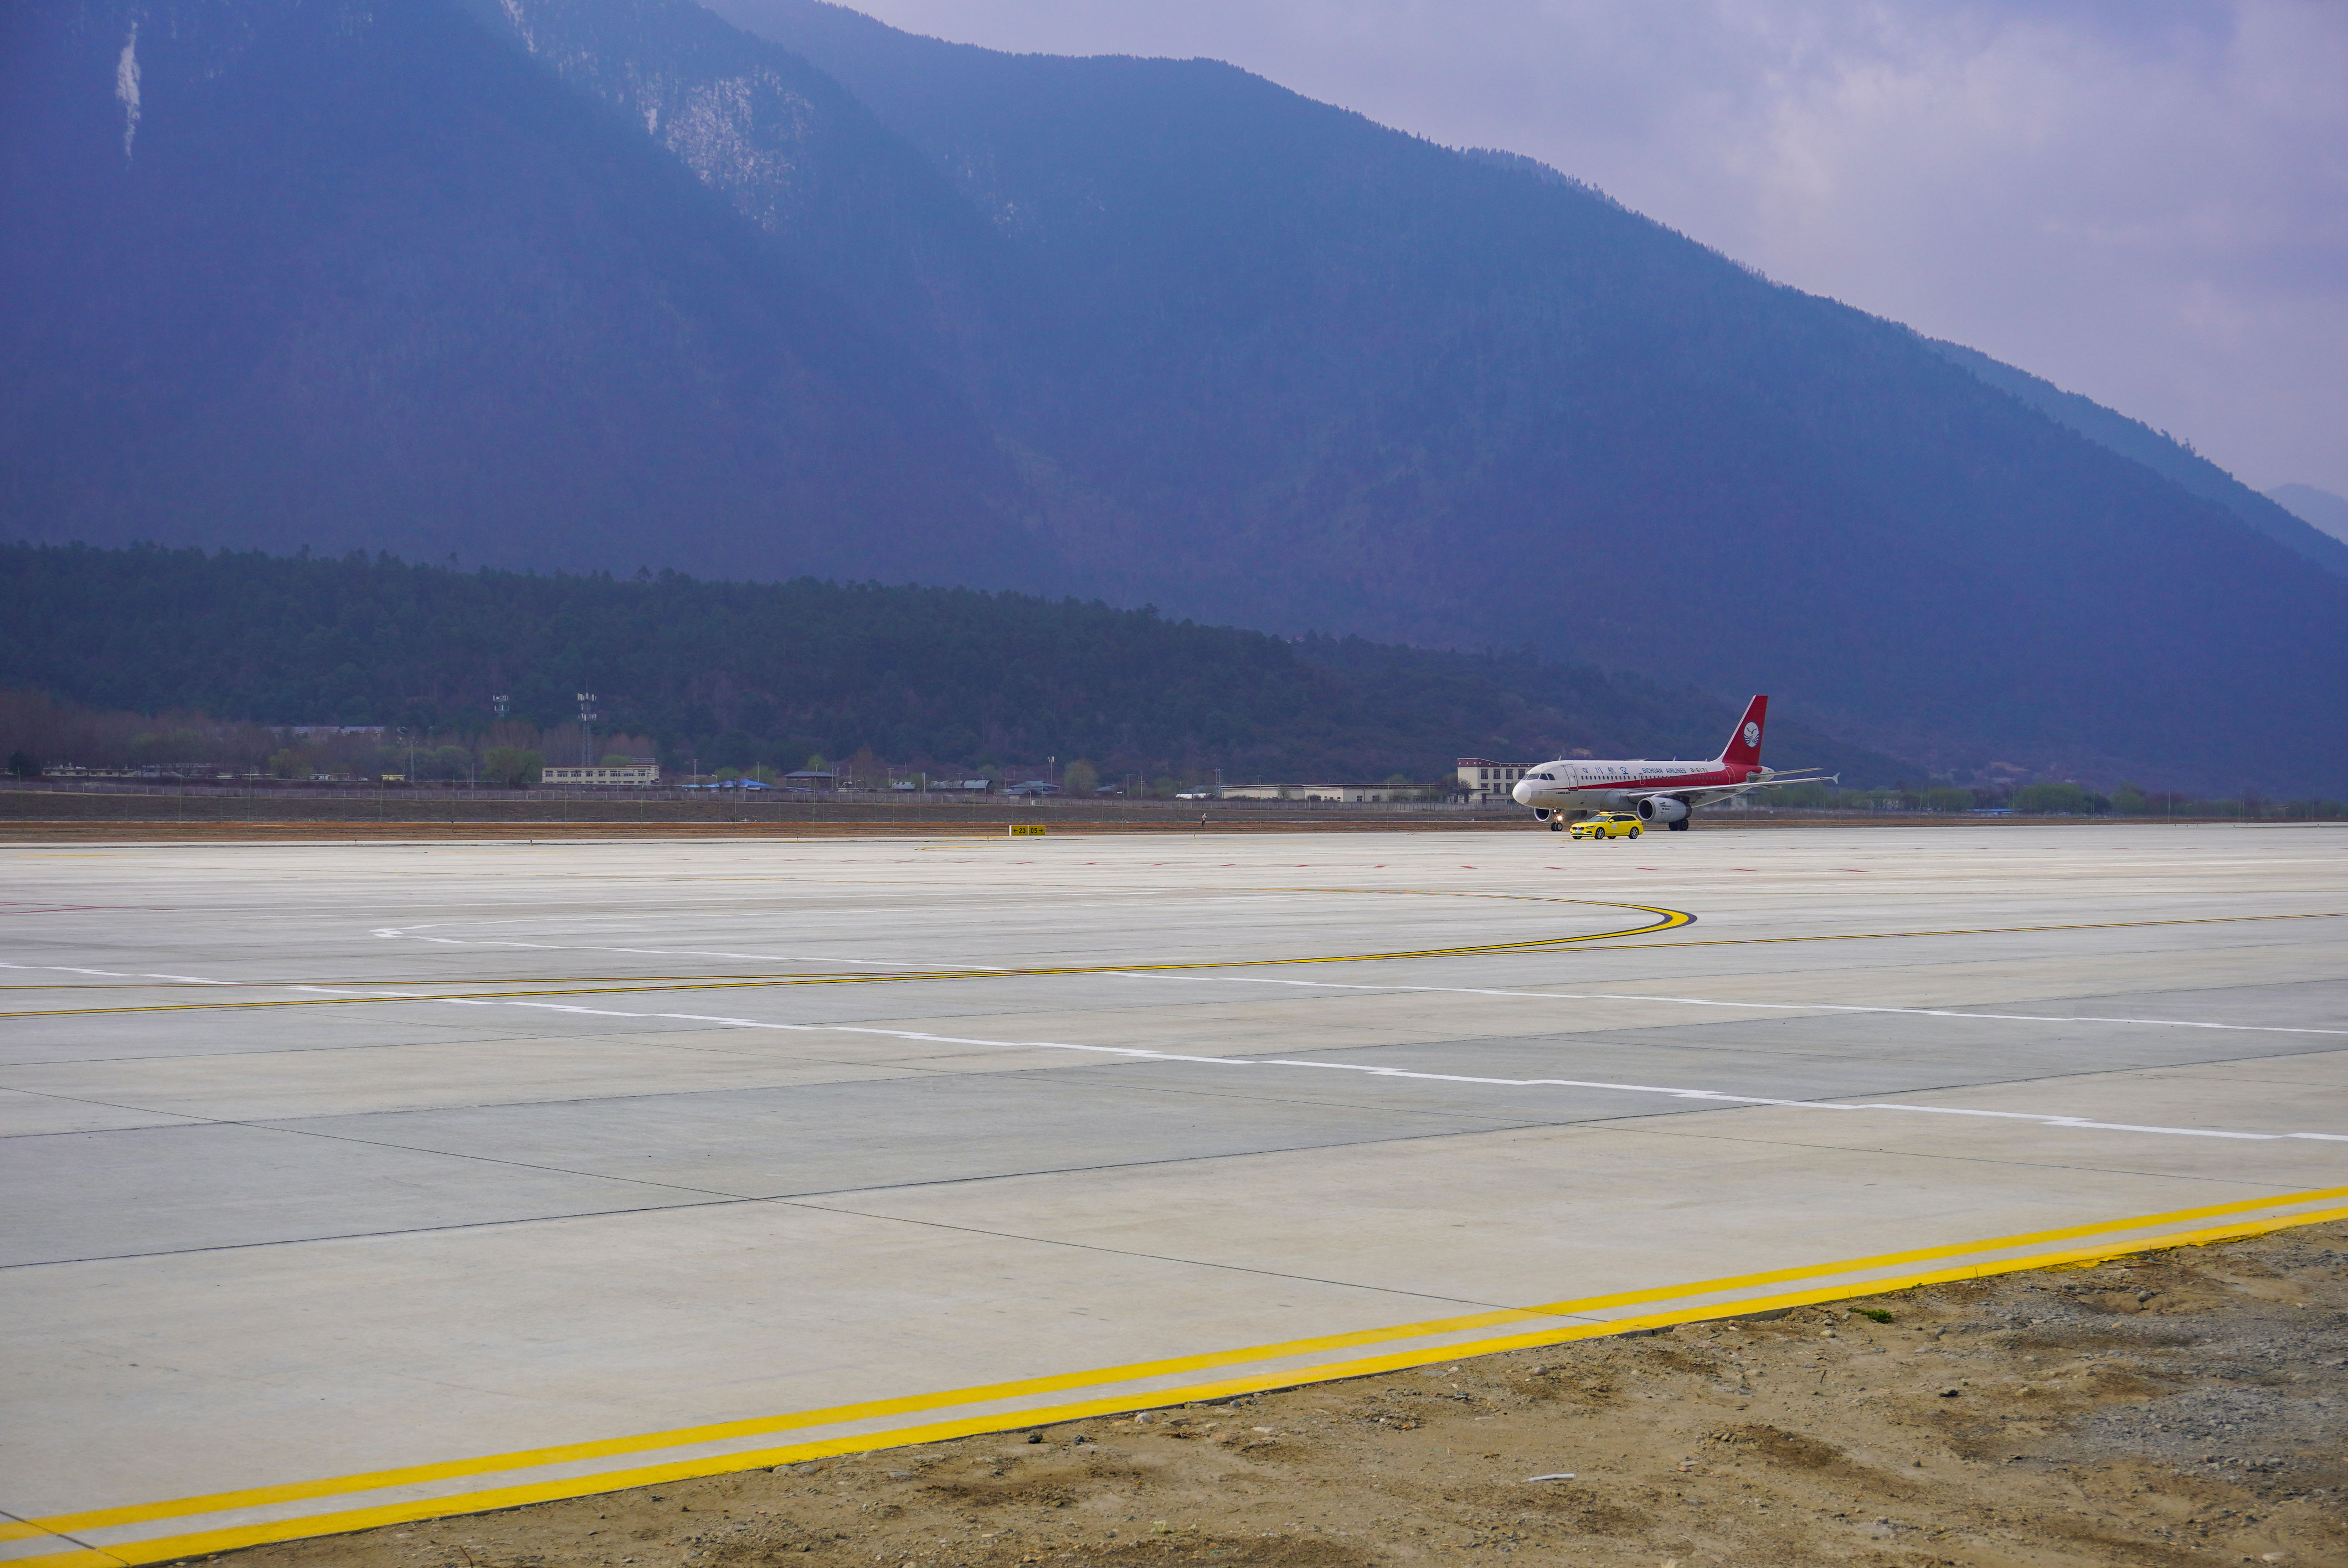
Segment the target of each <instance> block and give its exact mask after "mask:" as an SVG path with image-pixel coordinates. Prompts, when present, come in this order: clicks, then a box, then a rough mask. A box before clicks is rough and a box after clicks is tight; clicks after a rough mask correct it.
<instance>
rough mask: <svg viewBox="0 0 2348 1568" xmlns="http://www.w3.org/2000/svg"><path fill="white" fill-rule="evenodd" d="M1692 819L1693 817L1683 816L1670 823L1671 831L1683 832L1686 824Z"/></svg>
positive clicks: (1686, 827)
mask: <svg viewBox="0 0 2348 1568" xmlns="http://www.w3.org/2000/svg"><path fill="white" fill-rule="evenodd" d="M1694 820H1695V819H1694V817H1691V816H1684V817H1682V818H1680V819H1679V820H1678V821H1677V822H1675V823H1673V824H1672V831H1673V833H1685V832H1686V831H1687V830H1688V824H1689V823H1691V822H1694Z"/></svg>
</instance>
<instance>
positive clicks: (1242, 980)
mask: <svg viewBox="0 0 2348 1568" xmlns="http://www.w3.org/2000/svg"><path fill="white" fill-rule="evenodd" d="M1688 945H1689V946H1695V945H1697V944H1688ZM1130 978H1132V979H1149V980H1175V981H1191V982H1195V983H1199V984H1206V985H1212V984H1227V985H1235V986H1298V987H1303V988H1306V989H1313V990H1334V991H1393V992H1420V991H1425V992H1432V993H1434V994H1437V995H1440V996H1457V997H1514V998H1519V999H1525V1000H1528V1001H1577V1002H1590V1001H1597V1002H1662V1003H1666V1004H1669V1005H1672V1006H1675V1007H1696V1008H1746V1009H1753V1010H1755V1011H1759V1012H1807V1013H1824V1012H1848V1013H1890V1014H1895V1015H1899V1016H1902V1017H1908V1018H1965V1019H1982V1020H1986V1021H1988V1022H1992V1023H2114V1024H2137V1025H2142V1026H2144V1027H2146V1028H2150V1029H2212V1030H2237V1031H2240V1032H2243V1033H2250V1034H2323V1035H2343V1036H2348V1029H2316V1028H2312V1027H2301V1026H2297V1025H2286V1024H2267V1023H2207V1022H2203V1021H2201V1020H2196V1019H2177V1018H2105V1017H2100V1016H2097V1015H2094V1014H2083V1013H2021V1012H1967V1011H1965V1010H1964V1009H1962V1008H1895V1007H1863V1006H1858V1005H1855V1004H1851V1003H1846V1002H1756V1001H1735V1000H1722V999H1713V998H1709V997H1663V996H1652V995H1648V994H1646V993H1644V992H1634V991H1511V990H1497V989H1486V988H1483V987H1479V986H1414V985H1408V984H1406V983H1404V982H1402V981H1400V980H1395V981H1392V982H1382V981H1377V980H1356V981H1346V980H1292V979H1282V978H1278V977H1274V976H1270V975H1154V974H1145V973H1139V972H1136V973H1134V974H1133V975H1132V976H1131V977H1130Z"/></svg>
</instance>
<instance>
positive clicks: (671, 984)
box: [0, 889, 2348, 1033]
mask: <svg viewBox="0 0 2348 1568" xmlns="http://www.w3.org/2000/svg"><path fill="white" fill-rule="evenodd" d="M1306 891H1314V890H1313V889H1306ZM1457 897H1515V896H1514V895H1498V894H1461V895H1457ZM1541 901H1543V902H1554V903H1595V902H1597V901H1596V900H1588V899H1545V900H1541ZM1602 907H1608V908H1622V909H1640V910H1643V911H1646V912H1649V913H1654V914H1661V915H1664V916H1666V917H1668V918H1667V919H1666V920H1665V921H1664V922H1663V923H1662V924H1658V925H1655V926H1651V927H1642V928H1640V929H1638V930H1634V931H1607V932H1599V933H1594V934H1591V935H1589V936H1582V937H1551V938H1535V939H1533V940H1530V941H1524V942H1498V943H1488V944H1479V945H1473V946H1468V947H1458V948H1422V949H1418V950H1416V951H1410V952H1393V953H1348V954H1335V955H1315V956H1307V957H1302V958H1230V959H1201V960H1197V961H1187V962H1180V963H1167V964H1097V965H1093V964H1088V965H1064V966H1051V967H1045V966H1037V967H1033V968H996V969H970V968H943V969H929V970H906V971H901V972H892V973H889V974H879V975H826V974H815V975H766V976H747V977H743V978H740V979H699V978H696V979H693V980H691V981H689V982H680V981H679V980H676V979H671V978H667V977H649V978H647V979H644V980H632V981H629V982H627V983H625V984H618V985H602V986H582V987H579V988H576V989H561V990H551V991H520V992H517V991H503V992H494V993H489V995H488V996H486V997H483V996H480V995H478V994H477V995H472V996H465V995H458V996H421V995H406V994H401V995H393V996H333V997H302V998H295V999H290V1000H285V1001H223V1002H180V1003H155V1004H149V1005H141V1006H133V1007H114V1008H60V1009H39V1010H24V1011H13V1012H12V1011H0V1020H8V1019H15V1018H75V1017H84V1016H90V1015H97V1014H107V1013H139V1012H201V1011H222V1010H229V1009H246V1008H283V1007H335V1006H341V1007H349V1006H360V1005H366V1004H369V1003H376V1002H383V1001H406V1000H414V1001H442V1002H465V1001H476V1000H483V999H487V1000H491V1001H495V1000H499V999H508V998H511V997H515V996H608V995H621V996H630V995H643V994H646V993H651V992H659V991H676V990H730V989H767V988H780V987H788V986H805V985H872V984H888V983H892V982H896V981H913V980H957V979H961V980H968V979H1029V978H1037V977H1049V976H1065V975H1105V976H1109V977H1113V978H1118V979H1208V980H1213V979H1226V980H1232V981H1254V982H1255V983H1260V984H1269V985H1278V984H1287V985H1298V986H1311V985H1315V984H1319V985H1324V986H1328V987H1330V988H1331V989H1362V990H1396V991H1409V990H1426V991H1442V992H1446V993H1448V994H1456V995H1468V996H1509V995H1516V996H1523V997H1527V998H1535V999H1545V998H1550V997H1556V996H1561V995H1570V993H1561V992H1552V991H1523V992H1507V991H1498V990H1479V989H1474V988H1468V987H1438V986H1409V985H1403V984H1399V983H1397V984H1393V985H1381V984H1378V983H1376V982H1364V983H1361V984H1358V985H1354V986H1350V987H1347V986H1342V985H1339V984H1338V983H1337V982H1314V981H1307V980H1281V979H1258V978H1257V977H1253V976H1216V975H1200V976H1189V975H1181V974H1172V973H1168V972H1166V971H1170V970H1180V969H1225V968H1262V967H1268V966H1272V965H1288V964H1354V963H1379V962H1385V961H1389V960H1402V959H1409V958H1464V957H1476V956H1481V955H1488V954H1500V953H1509V952H1524V951H1539V950H1544V949H1554V948H1561V947H1567V946H1576V947H1581V950H1582V951H1585V952H1594V953H1640V952H1647V951H1650V950H1660V949H1663V948H1724V947H1751V946H1767V945H1772V944H1776V943H1783V942H1858V941H1878V940H1896V939H1900V938H1910V937H1982V936H2010V935H2025V934H2030V933H2034V932H2047V931H2103V930H2127V929H2136V928H2139V927H2156V926H2209V925H2230V924H2237V923H2242V922H2248V921H2258V920H2337V919H2348V911H2316V912H2310V913H2304V914H2288V915H2214V916H2203V917H2193V918H2188V919H2173V920H2106V921H2090V922H2082V923H2075V924H2069V925H2057V926H1985V927H1968V928H1962V929H1947V930H1931V931H1848V932H1837V933H1828V934H1824V935H1819V936H1810V937H1739V938H1719V939H1716V940H1706V941H1695V942H1643V943H1640V944H1639V945H1638V946H1636V947H1624V948H1607V947H1596V946H1588V945H1587V944H1594V943H1600V942H1611V941H1616V940H1620V939H1621V938H1626V937H1635V936H1643V935H1644V934H1646V933H1647V932H1649V931H1663V930H1674V929H1677V928H1678V927H1682V926H1688V925H1694V923H1695V918H1696V917H1694V915H1687V914H1684V912H1682V911H1677V910H1666V909H1663V908H1661V907H1658V906H1653V905H1644V904H1611V903H1610V904H1605V905H1603V906H1602ZM833 961H835V962H839V961H851V962H852V961H853V960H833ZM33 967H35V966H30V965H15V964H6V965H0V968H33ZM57 967H58V968H62V967H61V966H57ZM67 972H72V973H87V972H90V971H84V970H71V971H67ZM123 978H125V979H131V978H138V977H130V976H125V977H123ZM178 978H180V979H190V978H191V977H178ZM198 983H204V984H226V985H245V984H250V985H254V986H263V987H275V988H277V989H325V988H321V987H316V986H309V985H300V984H295V983H293V982H285V981H263V980H256V981H201V982H198ZM386 983H404V984H432V983H434V982H431V981H412V982H386ZM476 983H477V984H478V983H479V982H476ZM489 983H492V984H504V985H528V984H533V983H540V982H531V981H495V982H489ZM93 989H123V988H93ZM1621 999H1626V1000H1644V1001H1664V1002H1668V1001H1679V1002H1682V1003H1684V1004H1685V1005H1688V1006H1702V1007H1750V1008H1762V1009H1792V1010H1814V1011H1852V1012H1902V1011H1909V1012H1919V1013H1923V1014H1926V1015H1928V1016H1945V1017H1949V1018H1993V1017H1996V1016H1999V1015H1993V1014H1985V1013H1968V1012H1962V1011H1956V1010H1948V1011H1945V1012H1941V1011H1939V1010H1937V1009H1896V1008H1850V1007H1843V1008H1835V1007H1830V1006H1828V1005H1827V1004H1811V1003H1769V1002H1729V1001H1706V1000H1702V999H1690V998H1670V997H1624V998H1621ZM2013 1018H2014V1019H2015V1020H2019V1021H2027V1022H2051V1023H2076V1022H2106V1023H2141V1024H2157V1025H2169V1026H2173V1027H2178V1028H2196V1029H2232V1030H2270V1029H2271V1026H2266V1025H2259V1024H2220V1023H2200V1022H2194V1021H2190V1020H2164V1019H2078V1018H2065V1017H2049V1018H2045V1019H2037V1018H2031V1017H2028V1016H2026V1015H2020V1014H2016V1015H2013ZM2271 1031H2272V1032H2300V1033H2342V1032H2348V1031H2342V1030H2271Z"/></svg>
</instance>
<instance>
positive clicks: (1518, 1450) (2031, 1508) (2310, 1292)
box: [233, 1223, 2348, 1568]
mask: <svg viewBox="0 0 2348 1568" xmlns="http://www.w3.org/2000/svg"><path fill="white" fill-rule="evenodd" d="M941 1328H942V1331H950V1330H951V1326H950V1325H942V1326H941ZM2343 1434H2348V1223H2332V1224H2326V1225H2312V1226H2308V1227H2306V1228H2303V1229H2300V1230H2291V1231H2282V1232H2277V1233H2274V1234H2272V1235H2265V1236H2260V1237H2257V1238H2255V1239H2251V1240H2247V1241H2241V1242H2234V1243H2228V1244H2224V1245H2214V1246H2207V1247H2184V1248H2178V1249H2175V1250H2171V1251H2165V1252H2158V1253H2151V1254H2143V1255H2134V1256H2129V1257H2123V1258H2117V1259H2114V1260H2111V1261H2109V1262H2106V1263H2104V1264H2101V1265H2098V1266H2093V1267H2088V1268H2075V1269H2063V1270H2048V1271H2041V1272H2035V1273H2026V1274H2013V1275H2005V1276H1999V1277H1997V1278H1993V1279H1989V1280H1982V1281H1976V1282H1967V1283H1962V1284H1951V1285H1941V1286H1930V1287H1927V1288H1923V1289H1919V1290H1913V1291H1906V1292H1900V1293H1897V1294H1893V1295H1889V1296H1876V1297H1871V1298H1868V1299H1863V1300H1853V1301H1848V1302H1840V1303H1836V1304H1833V1305H1831V1306H1824V1307H1804V1308H1800V1309H1798V1310H1796V1311H1793V1312H1790V1313H1787V1314H1785V1315H1783V1316H1779V1317H1771V1318H1768V1319H1766V1320H1728V1321H1722V1322H1716V1323H1703V1324H1694V1325H1688V1326H1684V1327H1680V1328H1678V1329H1675V1330H1665V1331H1663V1332H1660V1333H1654V1334H1649V1335H1645V1336H1640V1337H1618V1338H1612V1339H1599V1340H1588V1341H1583V1342H1581V1343H1579V1344H1576V1345H1573V1346H1570V1347H1564V1348H1548V1349H1540V1350H1523V1351H1512V1352H1509V1353H1507V1354H1504V1355H1498V1356H1490V1357H1484V1358H1474V1359H1468V1360H1463V1361H1460V1362H1458V1363H1457V1364H1454V1365H1447V1366H1438V1367H1434V1368H1426V1369H1424V1370H1421V1371H1415V1372H1408V1373H1398V1374H1388V1375H1385V1376H1379V1377H1372V1378H1359V1379H1355V1380H1352V1381H1348V1382H1342V1383H1329V1384H1321V1385H1316V1386H1313V1387H1309V1388H1303V1389H1289V1390H1284V1391H1281V1392H1275V1393H1266V1394H1259V1395H1253V1396H1250V1397H1247V1398H1243V1399H1233V1400H1229V1401H1223V1402H1219V1403H1215V1404H1210V1405H1195V1406H1189V1407H1185V1408H1182V1409H1172V1410H1162V1411H1158V1412H1154V1413H1151V1414H1148V1415H1146V1416H1142V1417H1138V1418H1102V1419H1091V1420H1085V1421H1079V1422H1074V1423H1070V1424H1068V1425H1066V1426H1058V1427H1049V1428H1044V1429H1040V1430H1035V1431H1031V1432H1012V1433H1004V1434H1000V1435H995V1436H988V1437H975V1438H967V1439H962V1440H956V1441H953V1442H946V1443H939V1444H934V1445H931V1446H926V1447H921V1448H907V1449H895V1450H884V1451H880V1452H876V1453H870V1454H863V1455H857V1456H854V1457H851V1458H845V1459H836V1460H820V1461H816V1462H812V1463H808V1464H801V1465H796V1466H792V1467H790V1468H789V1469H788V1471H780V1472H770V1471H751V1472H748V1473H745V1474H738V1475H730V1476H719V1477H715V1478H711V1479H708V1480H703V1481H688V1482H681V1483H675V1484H671V1485H665V1486H658V1487H647V1488H642V1489H639V1490H636V1491H624V1492H615V1493H611V1494H608V1495H605V1496H601V1497H589V1498H581V1499H575V1500H572V1501H562V1502H554V1503H546V1504H541V1505H539V1506H536V1507H531V1508H523V1509H514V1510H510V1511H507V1512H500V1513H491V1514H480V1515H474V1516H469V1517H465V1518H457V1519H449V1520H445V1521H438V1522H427V1523H421V1524H407V1525H399V1526H395V1527H391V1528H387V1529H383V1530H377V1531H373V1532H366V1533H363V1534H356V1535H347V1536H338V1537H332V1538H328V1539H324V1540H316V1541H307V1542H289V1543H284V1544H280V1545H273V1546H264V1547H256V1548H253V1549H252V1550H250V1551H247V1552H244V1553H236V1554H233V1555H234V1559H235V1561H236V1562H237V1563H240V1564H242V1565H245V1568H543V1565H552V1564H566V1565H567V1564H610V1565H613V1568H651V1565H654V1564H662V1565H667V1564H675V1565H677V1568H768V1565H774V1564H793V1565H800V1568H870V1565H871V1564H873V1563H880V1564H883V1565H884V1568H1022V1565H1038V1568H1086V1565H1099V1568H1159V1565H1161V1564H1163V1565H1168V1568H1171V1565H1174V1564H1194V1563H1195V1564H1210V1565H1215V1568H1379V1565H1384V1564H1398V1563H1437V1562H1447V1561H1457V1559H1456V1558H1455V1557H1453V1556H1451V1555H1450V1554H1452V1553H1490V1554H1496V1555H1500V1556H1506V1555H1513V1554H1518V1553H1522V1554H1524V1555H1525V1556H1526V1557H1527V1559H1528V1560H1529V1561H1530V1562H1538V1563H1593V1564H1594V1563H1610V1564H1612V1563H1623V1564H1629V1563H1644V1564H1649V1565H1655V1564H1662V1565H1663V1568H1671V1565H1673V1564H1677V1565H1678V1568H1699V1565H1712V1564H1721V1565H1728V1564H1755V1565H1778V1564H1807V1563H1818V1564H1827V1563H1832V1564H1837V1565H1840V1568H1849V1565H1861V1568H1946V1565H1956V1564H1962V1565H1963V1568H1976V1565H1978V1568H2105V1565H2108V1564H2145V1565H2147V1568H2167V1565H2170V1564H2186V1563H2260V1562H2264V1563H2302V1564H2341V1563H2348V1510H2343V1489H2348V1442H2343Z"/></svg>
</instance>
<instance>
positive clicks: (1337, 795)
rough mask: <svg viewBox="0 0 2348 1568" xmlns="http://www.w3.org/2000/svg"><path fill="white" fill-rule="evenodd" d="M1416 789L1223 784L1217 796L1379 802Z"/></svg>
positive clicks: (1399, 786) (1402, 796)
mask: <svg viewBox="0 0 2348 1568" xmlns="http://www.w3.org/2000/svg"><path fill="white" fill-rule="evenodd" d="M1417 787H1418V786H1417V785H1416V784H1224V785H1222V786H1221V788H1220V790H1219V791H1218V792H1217V794H1219V795H1220V798H1222V799H1224V800H1333V801H1381V800H1403V799H1406V798H1408V797H1409V796H1410V795H1411V794H1414V793H1415V792H1416V789H1417Z"/></svg>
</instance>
